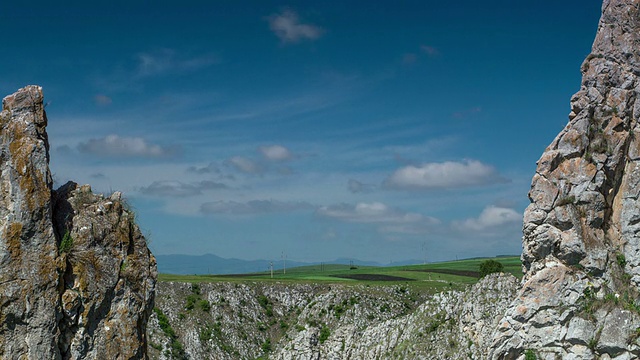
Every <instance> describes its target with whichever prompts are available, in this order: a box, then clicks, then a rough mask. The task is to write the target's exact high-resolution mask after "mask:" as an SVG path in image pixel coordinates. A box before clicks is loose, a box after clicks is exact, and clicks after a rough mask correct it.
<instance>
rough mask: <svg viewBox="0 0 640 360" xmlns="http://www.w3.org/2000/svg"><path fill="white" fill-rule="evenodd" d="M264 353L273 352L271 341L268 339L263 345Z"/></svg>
mask: <svg viewBox="0 0 640 360" xmlns="http://www.w3.org/2000/svg"><path fill="white" fill-rule="evenodd" d="M262 352H264V353H268V352H271V339H267V340H265V341H264V342H263V343H262Z"/></svg>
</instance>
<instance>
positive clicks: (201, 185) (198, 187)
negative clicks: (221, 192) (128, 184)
mask: <svg viewBox="0 0 640 360" xmlns="http://www.w3.org/2000/svg"><path fill="white" fill-rule="evenodd" d="M227 188H228V187H227V186H226V185H225V184H222V183H217V182H214V181H200V182H197V183H192V184H185V183H182V182H180V181H154V182H153V183H151V185H149V186H144V187H141V188H140V189H138V190H139V191H140V193H142V194H144V195H150V196H161V197H164V196H173V197H183V196H194V195H200V194H202V192H203V191H205V190H214V189H227Z"/></svg>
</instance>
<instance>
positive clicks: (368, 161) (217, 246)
mask: <svg viewBox="0 0 640 360" xmlns="http://www.w3.org/2000/svg"><path fill="white" fill-rule="evenodd" d="M26 4H28V5H23V4H17V3H15V2H13V3H11V4H10V5H9V4H3V5H0V29H1V30H2V31H1V33H2V34H3V41H2V43H3V44H2V45H3V49H4V52H3V53H4V56H2V57H0V79H2V81H0V90H1V93H2V94H3V95H7V94H10V93H13V92H14V91H15V90H17V89H18V88H20V87H23V86H25V85H28V84H38V85H41V86H42V87H43V89H44V92H45V98H46V100H45V101H46V102H48V106H47V113H48V117H49V127H48V132H49V136H50V143H51V168H52V172H53V173H54V179H55V181H56V184H57V185H60V184H63V183H64V182H66V181H67V180H70V179H71V180H74V181H76V182H78V183H81V184H82V183H89V184H91V185H92V187H93V189H94V191H96V192H106V193H108V192H110V191H114V190H120V191H123V192H124V193H125V195H126V197H127V198H128V199H129V201H130V203H131V204H132V206H133V207H134V208H135V209H136V211H137V213H138V219H139V222H140V224H141V227H142V229H143V231H144V232H145V234H147V236H148V237H149V239H150V246H151V249H152V250H153V251H154V252H155V253H156V254H194V255H198V254H204V253H213V254H216V255H219V256H223V257H237V258H242V259H258V258H264V259H277V258H279V257H280V256H281V254H282V252H285V253H286V254H287V256H288V258H290V259H296V260H301V261H326V260H329V259H334V258H337V257H347V258H358V259H363V260H375V261H380V262H383V263H387V262H390V261H398V260H403V259H424V258H426V259H427V260H428V261H438V260H446V259H455V258H456V257H459V258H463V257H472V256H486V255H488V256H491V255H497V254H519V253H520V251H521V240H520V238H521V226H522V213H523V211H524V209H525V207H526V206H527V205H528V203H529V200H528V198H527V191H528V190H529V186H530V181H531V177H532V176H533V173H534V171H535V162H536V160H537V159H538V158H539V156H540V155H541V154H542V151H543V150H544V148H545V147H546V146H547V145H548V144H549V143H550V142H551V141H552V139H553V137H554V136H555V135H556V134H557V133H558V132H559V131H560V130H561V129H562V127H563V126H564V125H565V124H566V122H567V114H568V113H569V99H570V97H571V95H572V94H573V93H574V92H576V91H577V90H578V89H579V86H580V72H579V68H580V64H581V63H582V61H583V59H584V58H585V57H586V56H587V55H588V54H589V51H590V48H591V43H592V41H593V38H594V36H595V31H596V29H597V22H598V19H599V16H600V6H601V3H600V2H598V1H595V0H589V1H585V0H563V1H561V2H557V1H549V0H543V1H529V0H526V1H507V0H503V1H497V0H490V1H468V0H461V1H456V2H447V1H427V0H425V1H376V2H361V1H342V2H337V1H324V2H318V1H289V2H283V1H257V0H256V1H190V0H185V1H181V2H175V1H128V2H120V1H111V2H103V3H99V2H96V3H93V2H72V1H62V2H55V3H53V2H44V1H43V2H38V1H31V2H28V3H26Z"/></svg>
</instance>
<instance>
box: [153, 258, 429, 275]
mask: <svg viewBox="0 0 640 360" xmlns="http://www.w3.org/2000/svg"><path fill="white" fill-rule="evenodd" d="M156 260H157V261H158V271H159V272H160V273H164V274H178V275H187V274H196V275H205V274H244V273H253V272H261V271H267V270H269V264H270V263H271V261H270V260H242V259H233V258H231V259H227V258H222V257H219V256H216V255H213V254H205V255H156ZM323 263H325V264H345V265H350V264H351V263H353V264H354V265H355V266H402V265H411V264H421V263H422V262H421V261H420V260H405V261H399V262H393V263H391V264H384V265H383V264H380V263H378V262H375V261H361V260H357V259H346V258H339V259H335V260H331V261H323ZM317 264H320V262H301V261H294V260H287V268H293V267H298V266H307V265H317ZM283 265H284V264H283V262H282V260H277V261H273V269H274V270H279V269H282V268H283Z"/></svg>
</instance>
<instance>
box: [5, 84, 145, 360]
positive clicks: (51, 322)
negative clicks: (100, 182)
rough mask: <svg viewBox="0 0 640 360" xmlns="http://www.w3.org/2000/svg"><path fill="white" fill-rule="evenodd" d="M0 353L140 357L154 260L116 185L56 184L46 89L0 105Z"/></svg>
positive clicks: (30, 90)
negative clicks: (103, 189) (104, 190)
mask: <svg viewBox="0 0 640 360" xmlns="http://www.w3.org/2000/svg"><path fill="white" fill-rule="evenodd" d="M0 126H1V129H0V141H1V143H0V233H1V234H2V235H1V236H0V320H1V325H0V326H1V327H0V357H1V358H3V359H105V358H107V359H141V358H145V357H146V343H147V341H146V322H147V319H148V317H149V315H150V312H151V308H152V306H153V299H154V289H155V281H156V264H155V259H154V258H153V255H151V253H150V252H149V250H148V248H147V245H146V242H145V239H144V237H143V236H142V235H141V233H140V230H139V229H138V227H137V226H136V224H135V220H134V215H133V213H132V212H131V211H129V210H128V209H127V207H126V204H125V203H124V201H123V200H122V196H121V194H120V193H114V194H112V195H111V196H109V197H107V198H104V197H103V196H101V195H95V194H93V193H91V189H90V187H89V186H82V187H78V186H77V185H76V184H74V183H68V184H66V185H64V186H63V187H61V188H60V189H58V190H56V191H54V190H52V180H51V173H50V171H49V166H48V164H49V152H48V150H49V144H48V140H47V133H46V126H47V117H46V113H45V111H44V106H43V95H42V90H41V88H40V87H38V86H28V87H25V88H23V89H20V90H19V91H18V92H16V93H15V94H13V95H10V96H8V97H6V98H4V100H3V109H2V112H1V113H0Z"/></svg>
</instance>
